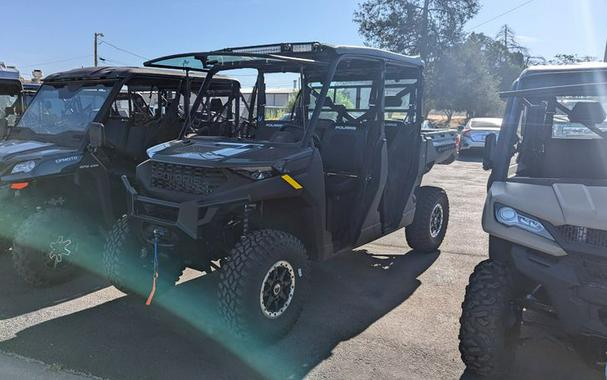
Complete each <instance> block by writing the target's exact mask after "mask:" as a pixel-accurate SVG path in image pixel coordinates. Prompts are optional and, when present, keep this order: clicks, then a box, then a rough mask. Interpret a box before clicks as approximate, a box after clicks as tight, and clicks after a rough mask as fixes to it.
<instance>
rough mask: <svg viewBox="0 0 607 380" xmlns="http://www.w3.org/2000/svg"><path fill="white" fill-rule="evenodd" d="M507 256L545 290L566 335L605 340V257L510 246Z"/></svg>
mask: <svg viewBox="0 0 607 380" xmlns="http://www.w3.org/2000/svg"><path fill="white" fill-rule="evenodd" d="M511 257H512V260H513V264H514V266H515V268H516V270H517V271H518V272H519V273H521V274H523V275H524V276H525V277H527V278H529V279H530V280H532V281H533V282H536V283H539V284H541V285H542V287H543V288H544V289H545V290H546V292H547V293H548V295H549V297H550V300H551V302H552V306H553V307H554V309H555V311H556V312H557V314H558V317H559V320H560V322H561V323H562V326H563V328H564V330H565V331H566V332H568V333H570V334H574V335H589V336H598V337H601V338H607V254H605V255H589V254H572V255H567V256H561V257H554V256H550V255H546V254H543V253H540V252H538V251H534V250H531V249H529V248H526V247H523V246H519V245H513V247H512V252H511Z"/></svg>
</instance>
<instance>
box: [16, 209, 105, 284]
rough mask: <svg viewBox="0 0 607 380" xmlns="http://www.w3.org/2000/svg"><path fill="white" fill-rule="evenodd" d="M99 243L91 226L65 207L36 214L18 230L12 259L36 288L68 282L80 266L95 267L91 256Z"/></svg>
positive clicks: (17, 270) (19, 270)
mask: <svg viewBox="0 0 607 380" xmlns="http://www.w3.org/2000/svg"><path fill="white" fill-rule="evenodd" d="M98 243H99V236H98V235H96V234H95V233H94V232H93V229H92V228H91V225H90V223H88V221H87V220H86V219H85V218H84V217H83V216H82V215H80V214H78V213H76V212H74V211H71V210H69V209H64V208H47V209H43V210H40V211H37V212H35V213H34V214H32V215H31V216H30V217H28V218H27V219H25V221H24V222H23V224H22V225H21V226H20V227H19V228H18V230H17V233H16V235H15V241H14V242H13V251H12V258H13V264H14V266H15V270H16V272H17V274H18V275H19V276H20V277H21V278H22V279H23V280H24V281H25V282H26V283H27V284H29V285H31V286H34V287H44V286H51V285H56V284H60V283H63V282H66V281H68V280H70V279H71V278H73V277H74V276H75V274H76V273H77V272H78V269H79V268H78V267H84V268H85V269H86V267H87V266H89V268H88V269H92V268H94V264H93V263H92V257H91V255H92V254H94V247H95V245H96V244H98Z"/></svg>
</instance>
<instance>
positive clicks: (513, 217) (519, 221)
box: [495, 205, 554, 240]
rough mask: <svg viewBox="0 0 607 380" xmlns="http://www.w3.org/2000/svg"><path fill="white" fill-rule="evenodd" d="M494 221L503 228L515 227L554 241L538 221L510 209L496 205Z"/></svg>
mask: <svg viewBox="0 0 607 380" xmlns="http://www.w3.org/2000/svg"><path fill="white" fill-rule="evenodd" d="M495 219H497V221H498V222H500V223H501V224H503V225H505V226H508V227H517V228H520V229H522V230H525V231H527V232H531V233H532V234H535V235H539V236H542V237H544V238H546V239H549V240H554V238H553V237H552V235H550V232H548V231H547V230H546V228H545V227H544V225H543V224H542V223H541V222H540V221H538V220H536V219H533V218H531V217H529V216H527V215H523V214H521V213H520V212H518V211H517V210H515V209H513V208H512V207H508V206H503V205H497V206H496V207H495Z"/></svg>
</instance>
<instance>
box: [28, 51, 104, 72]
mask: <svg viewBox="0 0 607 380" xmlns="http://www.w3.org/2000/svg"><path fill="white" fill-rule="evenodd" d="M90 57H92V54H89V55H81V56H78V57H72V58H65V59H58V60H55V61H47V62H40V63H34V64H32V65H27V66H19V67H20V68H22V69H24V68H25V69H26V68H29V67H36V66H47V65H52V64H54V63H62V62H69V61H75V60H77V59H83V58H90Z"/></svg>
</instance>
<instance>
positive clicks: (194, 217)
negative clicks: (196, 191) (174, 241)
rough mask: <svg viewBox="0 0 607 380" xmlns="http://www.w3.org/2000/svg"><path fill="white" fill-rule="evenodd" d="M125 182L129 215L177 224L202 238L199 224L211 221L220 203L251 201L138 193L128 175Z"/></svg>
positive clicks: (147, 220) (164, 224)
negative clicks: (173, 199)
mask: <svg viewBox="0 0 607 380" xmlns="http://www.w3.org/2000/svg"><path fill="white" fill-rule="evenodd" d="M122 182H123V184H124V187H125V189H126V192H127V213H128V215H129V217H132V218H135V219H137V220H140V221H142V222H146V223H149V224H154V225H159V226H164V227H175V228H178V229H180V230H181V231H183V232H185V233H186V234H187V235H188V236H190V237H191V238H192V239H198V238H199V230H200V227H201V226H203V225H205V224H208V223H210V222H211V221H212V220H213V218H214V217H215V215H216V214H217V212H218V210H219V208H220V207H225V205H226V204H238V203H243V204H245V203H247V202H248V198H243V199H232V200H230V202H225V201H223V202H217V201H210V202H204V201H200V200H191V201H186V202H181V203H177V202H170V201H165V200H161V199H156V198H152V197H147V196H143V195H140V194H138V193H137V190H136V189H135V188H134V187H133V186H132V185H131V184H130V182H129V180H128V179H127V178H126V176H123V177H122Z"/></svg>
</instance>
